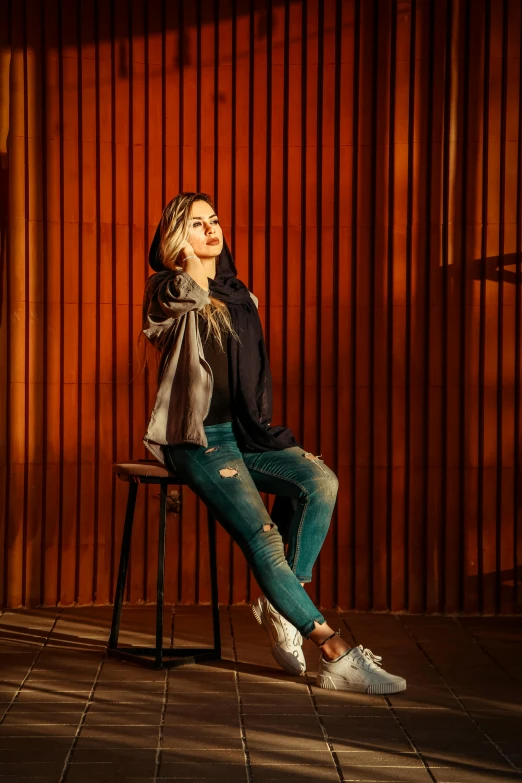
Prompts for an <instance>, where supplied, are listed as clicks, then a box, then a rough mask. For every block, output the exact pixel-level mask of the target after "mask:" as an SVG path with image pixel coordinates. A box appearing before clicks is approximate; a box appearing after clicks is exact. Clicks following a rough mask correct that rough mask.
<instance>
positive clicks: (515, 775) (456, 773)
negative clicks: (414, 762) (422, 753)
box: [431, 765, 520, 783]
mask: <svg viewBox="0 0 522 783" xmlns="http://www.w3.org/2000/svg"><path fill="white" fill-rule="evenodd" d="M431 773H432V775H433V779H434V780H435V781H436V782H437V783H511V782H512V783H520V772H517V771H516V770H510V771H503V770H490V769H482V768H481V767H479V766H477V765H474V766H469V767H460V766H454V767H451V766H448V767H445V768H438V769H437V768H432V769H431Z"/></svg>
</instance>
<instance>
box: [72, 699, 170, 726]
mask: <svg viewBox="0 0 522 783" xmlns="http://www.w3.org/2000/svg"><path fill="white" fill-rule="evenodd" d="M111 706H112V705H111ZM111 706H109V705H106V704H104V705H103V707H102V708H99V709H96V708H95V706H94V705H93V706H92V707H91V709H90V710H89V711H88V712H87V714H86V716H85V720H84V724H83V725H84V726H86V727H90V726H132V725H134V726H158V725H159V723H160V720H161V711H160V709H159V708H158V709H156V710H153V711H152V710H147V711H145V710H143V709H140V710H124V709H122V707H121V705H114V706H115V709H111Z"/></svg>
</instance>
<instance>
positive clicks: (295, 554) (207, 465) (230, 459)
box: [163, 422, 338, 637]
mask: <svg viewBox="0 0 522 783" xmlns="http://www.w3.org/2000/svg"><path fill="white" fill-rule="evenodd" d="M205 434H206V436H207V439H208V446H207V447H205V446H198V445H194V444H188V443H182V444H178V445H176V446H164V447H163V453H164V456H165V462H166V465H167V467H169V468H170V469H172V470H175V472H176V473H177V474H178V475H179V476H180V478H182V480H183V481H184V482H186V484H187V485H188V486H189V487H190V488H191V489H192V490H193V491H194V492H195V493H196V495H198V496H199V497H200V498H201V499H202V500H203V501H204V503H205V504H206V506H207V507H208V508H209V509H210V510H211V511H212V513H213V514H214V516H215V517H216V519H217V520H218V521H219V522H220V524H221V525H222V526H223V527H224V528H225V530H226V531H227V532H228V533H229V534H230V535H231V536H232V538H233V539H234V541H236V543H237V544H238V545H239V547H240V548H241V550H242V551H243V553H244V555H245V557H246V559H247V562H248V563H249V565H250V568H251V569H252V573H253V574H254V577H255V578H256V581H257V583H258V585H259V586H260V588H261V589H262V590H263V592H264V594H265V595H266V597H267V598H268V600H269V601H270V603H271V604H273V605H274V606H275V608H276V609H277V611H278V612H279V613H280V614H282V615H283V617H285V618H286V619H287V620H289V622H291V623H292V625H295V627H296V628H297V629H298V630H299V631H300V633H301V634H302V635H303V636H305V637H307V636H309V634H310V633H311V632H312V631H313V630H314V629H315V620H317V622H318V623H320V624H322V623H324V622H325V619H324V617H323V615H322V614H321V612H319V610H318V609H317V608H316V606H315V605H314V603H313V602H312V600H311V599H310V597H309V595H308V593H307V592H306V590H305V589H304V587H302V585H301V582H310V581H311V579H312V567H313V565H314V563H315V561H316V559H317V556H318V555H319V552H320V550H321V547H322V545H323V542H324V539H325V537H326V534H327V532H328V528H329V526H330V520H331V516H332V512H333V509H334V506H335V501H336V498H337V487H338V481H337V476H336V475H335V473H334V472H333V471H332V470H330V468H328V467H327V466H326V465H325V464H324V462H323V461H322V460H321V459H320V458H319V457H314V456H313V455H312V454H309V453H308V452H305V451H303V449H302V448H301V447H300V446H292V447H291V448H288V449H282V450H277V451H275V450H274V451H265V452H242V451H241V450H240V448H239V445H238V443H237V440H236V437H235V434H234V431H233V424H232V422H225V423H223V424H212V425H209V426H207V427H205ZM260 491H261V492H268V493H271V494H274V495H276V496H277V497H276V499H275V502H274V506H273V509H272V514H271V516H270V515H269V514H268V511H267V510H266V507H265V505H264V503H263V501H262V499H261V496H260V494H259V492H260ZM283 497H286V498H290V502H291V507H292V509H293V513H291V514H290V515H289V514H288V513H286V514H282V513H281V508H282V504H281V503H280V502H279V503H278V499H279V498H283ZM285 544H286V554H285Z"/></svg>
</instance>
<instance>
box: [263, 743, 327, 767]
mask: <svg viewBox="0 0 522 783" xmlns="http://www.w3.org/2000/svg"><path fill="white" fill-rule="evenodd" d="M249 755H250V763H251V764H252V765H253V766H260V765H269V764H270V765H272V766H274V767H281V768H283V767H286V766H296V765H297V764H303V765H304V766H314V767H315V766H329V765H330V764H333V761H332V754H331V753H330V751H329V750H328V748H327V746H326V743H324V744H323V747H322V748H321V750H302V749H296V748H288V750H274V749H272V748H270V750H264V751H260V750H251V749H250V748H249Z"/></svg>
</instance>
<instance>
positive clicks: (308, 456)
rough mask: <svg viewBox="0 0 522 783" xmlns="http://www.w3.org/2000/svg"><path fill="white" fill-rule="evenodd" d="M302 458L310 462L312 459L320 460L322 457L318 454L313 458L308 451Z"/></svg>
mask: <svg viewBox="0 0 522 783" xmlns="http://www.w3.org/2000/svg"><path fill="white" fill-rule="evenodd" d="M304 456H305V457H306V459H311V460H314V459H321V457H322V456H323V455H322V454H319V455H317V456H315V455H314V454H311V452H309V451H305V453H304Z"/></svg>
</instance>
